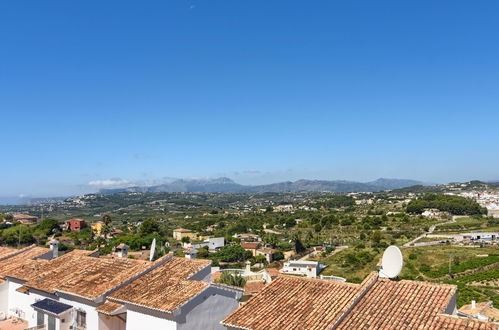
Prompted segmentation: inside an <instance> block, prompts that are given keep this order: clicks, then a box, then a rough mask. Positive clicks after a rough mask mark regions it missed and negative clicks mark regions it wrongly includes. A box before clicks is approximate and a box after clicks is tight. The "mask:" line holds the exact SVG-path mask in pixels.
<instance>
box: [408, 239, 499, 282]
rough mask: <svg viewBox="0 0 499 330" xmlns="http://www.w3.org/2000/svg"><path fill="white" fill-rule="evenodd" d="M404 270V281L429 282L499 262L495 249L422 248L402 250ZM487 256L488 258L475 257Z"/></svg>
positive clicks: (444, 246)
mask: <svg viewBox="0 0 499 330" xmlns="http://www.w3.org/2000/svg"><path fill="white" fill-rule="evenodd" d="M402 254H403V255H404V263H405V264H404V269H403V270H402V274H401V277H402V278H406V279H418V280H431V279H433V278H437V277H442V276H445V275H447V274H448V273H449V265H450V272H451V273H452V274H453V273H458V272H462V271H465V270H467V269H473V268H476V267H481V266H484V265H488V264H492V263H495V262H499V254H498V251H497V248H495V247H487V248H470V247H459V246H451V245H439V246H424V247H416V248H409V249H403V250H402ZM479 254H480V255H482V254H488V255H489V256H488V257H477V255H479Z"/></svg>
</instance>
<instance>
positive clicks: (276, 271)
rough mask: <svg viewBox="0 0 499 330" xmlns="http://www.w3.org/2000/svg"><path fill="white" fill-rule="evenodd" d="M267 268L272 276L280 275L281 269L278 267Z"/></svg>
mask: <svg viewBox="0 0 499 330" xmlns="http://www.w3.org/2000/svg"><path fill="white" fill-rule="evenodd" d="M265 270H266V271H267V273H269V275H270V276H271V277H275V276H279V269H277V268H265Z"/></svg>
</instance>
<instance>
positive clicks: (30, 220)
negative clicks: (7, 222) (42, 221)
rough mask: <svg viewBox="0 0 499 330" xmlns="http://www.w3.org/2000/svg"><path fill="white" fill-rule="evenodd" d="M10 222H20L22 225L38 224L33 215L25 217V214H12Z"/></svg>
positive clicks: (36, 218)
mask: <svg viewBox="0 0 499 330" xmlns="http://www.w3.org/2000/svg"><path fill="white" fill-rule="evenodd" d="M12 221H13V222H20V223H22V224H23V225H31V224H36V223H38V217H35V216H33V215H27V214H14V215H13V216H12Z"/></svg>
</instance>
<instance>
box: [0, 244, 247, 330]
mask: <svg viewBox="0 0 499 330" xmlns="http://www.w3.org/2000/svg"><path fill="white" fill-rule="evenodd" d="M53 252H54V251H51V250H49V249H45V248H37V247H30V248H27V249H24V250H18V251H16V250H14V249H5V248H0V258H4V259H1V260H0V312H2V313H4V315H15V316H17V317H19V318H21V319H22V320H25V323H26V324H25V328H28V327H29V328H31V327H36V326H40V327H41V326H43V325H45V326H46V327H47V326H48V329H57V330H69V329H92V330H93V329H96V330H111V329H112V330H125V329H127V330H143V329H144V327H145V326H146V328H148V329H157V328H163V329H196V328H199V327H200V325H203V326H204V327H206V328H209V329H220V328H223V327H222V326H221V325H220V324H219V322H220V320H221V319H223V318H224V317H225V316H227V315H228V314H229V313H230V312H232V311H234V310H235V309H236V308H237V307H238V304H239V303H238V300H239V298H240V297H241V296H242V292H243V290H242V289H239V288H234V287H230V286H225V285H218V284H211V283H209V278H210V273H211V263H210V261H208V260H189V259H185V258H176V257H173V255H172V254H169V255H166V256H164V257H162V258H160V259H158V260H156V261H154V262H150V261H143V260H133V259H128V258H123V257H116V256H104V257H97V256H95V253H94V252H93V251H82V250H73V251H71V252H69V253H67V254H65V255H63V256H60V257H56V258H53V257H52V256H53Z"/></svg>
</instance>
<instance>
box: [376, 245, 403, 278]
mask: <svg viewBox="0 0 499 330" xmlns="http://www.w3.org/2000/svg"><path fill="white" fill-rule="evenodd" d="M403 265H404V258H403V257H402V252H400V249H399V248H398V247H396V246H395V245H390V246H389V247H388V248H387V249H386V250H385V252H384V253H383V258H382V259H381V269H380V271H379V276H380V277H385V278H391V279H394V278H396V277H397V276H399V274H400V272H401V271H402V266H403Z"/></svg>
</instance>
